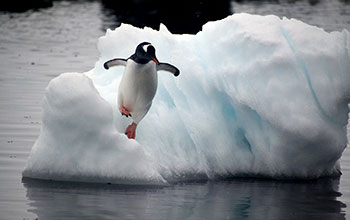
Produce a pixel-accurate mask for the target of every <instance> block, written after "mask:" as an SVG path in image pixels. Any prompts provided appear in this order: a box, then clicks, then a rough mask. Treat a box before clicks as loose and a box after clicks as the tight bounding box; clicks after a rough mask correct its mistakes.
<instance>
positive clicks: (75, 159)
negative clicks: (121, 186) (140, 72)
mask: <svg viewBox="0 0 350 220" xmlns="http://www.w3.org/2000/svg"><path fill="white" fill-rule="evenodd" d="M144 41H147V42H151V43H152V45H154V46H155V48H156V50H157V51H156V53H157V57H158V59H159V60H160V61H161V62H168V63H172V64H174V65H175V66H177V67H178V68H179V69H180V71H181V75H180V76H179V77H177V78H174V77H172V76H171V75H170V74H167V73H165V72H164V74H163V72H158V80H159V82H158V90H157V94H156V96H155V98H154V100H153V104H152V107H151V109H150V111H149V112H148V114H147V115H146V117H145V118H144V119H143V121H141V123H140V124H139V126H138V130H137V137H136V140H130V139H128V138H127V137H126V136H125V135H124V134H123V133H124V129H125V127H126V126H127V125H128V124H130V119H128V118H126V117H122V116H121V115H120V113H119V112H118V109H117V107H116V103H117V100H116V99H117V91H118V85H119V82H120V80H121V76H122V74H123V71H124V68H123V67H114V68H112V69H110V70H108V71H107V70H105V69H104V68H103V63H104V62H105V61H107V60H110V59H113V58H116V57H122V58H127V57H129V56H130V55H131V54H132V53H133V51H134V49H135V47H136V45H138V44H139V43H140V42H144ZM349 48H350V37H349V32H348V31H347V30H343V31H341V32H340V31H336V32H331V33H327V32H325V31H324V30H323V29H321V28H318V27H314V26H310V25H308V24H305V23H303V22H301V21H298V20H295V19H288V18H282V19H281V18H279V17H277V16H273V15H269V16H258V15H250V14H234V15H232V16H229V17H227V18H225V19H223V20H220V21H215V22H209V23H207V24H205V25H204V26H203V30H202V31H201V32H199V33H198V34H196V35H174V34H171V33H170V32H169V31H168V30H167V28H166V27H165V26H164V25H161V26H160V30H159V31H156V30H153V29H150V28H144V29H140V28H136V27H133V26H131V25H127V24H123V25H122V26H121V27H119V28H117V29H115V30H107V32H106V34H105V36H102V37H101V38H100V39H99V41H98V49H99V51H100V59H99V60H98V61H97V62H96V65H95V67H94V68H93V69H92V70H90V71H88V72H86V73H64V74H61V75H60V76H58V77H57V78H55V79H53V80H52V81H51V82H50V83H49V85H48V87H47V89H46V94H45V97H44V100H43V116H42V128H41V133H40V136H39V137H38V139H37V141H36V142H35V144H34V146H33V148H32V151H31V153H30V156H29V158H28V162H27V165H26V167H25V169H24V171H23V176H24V177H31V178H39V179H53V180H70V181H88V182H111V183H125V184H168V183H172V182H176V181H182V180H191V179H203V178H204V179H215V178H225V177H232V176H253V177H261V176H263V177H271V178H276V179H279V178H318V177H321V176H329V175H340V166H339V159H340V157H341V155H342V152H343V150H344V149H345V147H346V145H347V139H348V138H347V136H349V134H347V133H349V130H350V128H349V123H348V118H349V115H348V114H349V102H350V54H349V53H350V52H349ZM347 130H348V132H347Z"/></svg>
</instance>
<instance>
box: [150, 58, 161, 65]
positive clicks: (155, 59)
mask: <svg viewBox="0 0 350 220" xmlns="http://www.w3.org/2000/svg"><path fill="white" fill-rule="evenodd" d="M151 59H152V60H153V61H154V62H155V63H156V64H159V61H158V60H157V58H155V57H151Z"/></svg>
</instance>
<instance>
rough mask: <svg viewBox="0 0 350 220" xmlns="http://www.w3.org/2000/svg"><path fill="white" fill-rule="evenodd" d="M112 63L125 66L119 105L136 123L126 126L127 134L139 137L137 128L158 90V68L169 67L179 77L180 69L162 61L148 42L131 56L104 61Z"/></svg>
mask: <svg viewBox="0 0 350 220" xmlns="http://www.w3.org/2000/svg"><path fill="white" fill-rule="evenodd" d="M112 66H125V71H124V74H123V77H122V79H121V81H120V84H119V91H118V107H119V111H120V113H121V114H122V115H124V116H126V117H129V116H130V117H132V119H133V122H132V123H131V124H130V125H129V126H128V127H127V128H126V131H125V134H126V135H127V136H128V138H132V139H135V136H136V127H137V125H138V124H139V122H140V121H141V120H142V119H143V118H144V117H145V115H146V114H147V112H148V110H149V109H150V107H151V105H152V100H153V98H154V95H155V94H156V91H157V85H158V76H157V71H159V70H165V71H168V72H170V73H172V74H174V76H178V75H179V74H180V71H179V69H178V68H176V67H175V66H173V65H171V64H168V63H160V62H159V61H158V59H157V57H156V49H155V48H154V47H153V46H152V44H150V43H148V42H143V43H141V44H139V45H138V46H137V47H136V50H135V53H134V54H133V55H131V56H130V57H129V58H128V59H122V58H116V59H112V60H109V61H107V62H105V63H104V68H105V69H109V68H110V67H112Z"/></svg>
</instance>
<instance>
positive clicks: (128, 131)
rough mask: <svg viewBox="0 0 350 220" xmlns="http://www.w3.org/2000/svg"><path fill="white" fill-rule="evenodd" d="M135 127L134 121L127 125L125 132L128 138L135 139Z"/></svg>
mask: <svg viewBox="0 0 350 220" xmlns="http://www.w3.org/2000/svg"><path fill="white" fill-rule="evenodd" d="M136 127H137V124H136V123H135V122H133V123H131V125H129V126H128V127H127V128H126V130H125V134H126V135H127V136H128V138H129V139H135V137H136Z"/></svg>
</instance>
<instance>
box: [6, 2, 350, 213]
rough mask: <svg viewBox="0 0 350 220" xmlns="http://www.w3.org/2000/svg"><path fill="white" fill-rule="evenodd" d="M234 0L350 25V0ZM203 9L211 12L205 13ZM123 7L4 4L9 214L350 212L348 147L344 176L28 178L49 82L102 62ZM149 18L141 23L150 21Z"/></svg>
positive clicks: (234, 7)
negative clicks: (147, 182)
mask: <svg viewBox="0 0 350 220" xmlns="http://www.w3.org/2000/svg"><path fill="white" fill-rule="evenodd" d="M229 5H230V8H229V10H230V11H231V13H232V12H250V13H258V14H271V13H272V14H277V15H279V16H287V17H296V18H298V19H300V20H303V21H305V22H307V23H311V24H315V25H317V26H320V27H323V28H325V29H326V30H328V31H333V30H342V29H343V28H347V29H350V5H349V3H348V2H347V1H338V0H324V1H321V0H320V1H306V0H305V1H303V0H299V1H282V0H280V1H264V2H262V1H259V2H258V1H239V2H237V1H234V2H230V4H229ZM204 8H205V7H204ZM196 10H197V14H198V17H201V16H202V17H201V18H200V19H199V20H200V21H201V22H203V19H204V18H203V17H206V16H204V15H206V14H205V13H204V12H201V10H202V9H196ZM198 10H199V11H198ZM226 12H227V11H226ZM226 12H225V13H226ZM114 13H115V9H110V8H105V6H103V4H102V3H101V2H100V1H54V2H53V7H51V8H45V9H40V10H29V11H27V12H24V13H8V12H0V219H36V218H38V219H345V218H346V215H347V214H348V213H350V212H349V207H350V153H349V152H348V151H345V153H344V154H343V157H342V161H341V166H342V172H343V175H342V176H341V177H340V178H338V179H321V180H318V181H313V182H281V181H272V180H269V181H267V180H259V179H232V180H225V181H213V182H202V183H183V184H177V185H174V186H169V187H162V188H154V187H151V188H150V187H142V186H140V187H131V186H114V185H98V184H97V185H95V184H77V183H75V184H71V183H68V184H67V183H62V182H45V181H34V180H28V179H24V180H22V175H21V172H22V170H23V167H24V165H25V163H26V160H27V157H28V155H29V152H30V150H31V147H32V145H33V143H34V141H35V140H36V138H37V137H38V135H39V133H40V124H41V99H42V97H43V95H44V92H45V87H46V85H47V83H48V82H49V80H51V79H52V78H53V77H55V76H57V75H58V74H60V73H62V72H71V71H72V72H84V71H87V70H90V69H91V68H93V66H94V64H95V62H96V60H97V59H98V56H99V54H98V51H97V49H96V43H97V39H98V37H99V36H102V35H104V32H105V29H106V28H107V27H112V28H115V27H116V26H118V25H119V23H120V22H125V20H123V19H125V15H123V14H122V15H115V14H114ZM203 14H204V15H203ZM123 16H124V17H123ZM133 19H134V20H136V22H139V21H137V20H138V18H137V17H133ZM204 20H205V19H204ZM162 21H164V20H162ZM143 22H144V23H143V24H140V25H144V24H148V21H147V20H144V21H143ZM130 23H132V20H131V21H130ZM170 25H171V24H170ZM190 26H191V25H190ZM172 28H173V30H174V31H175V32H181V31H184V30H185V29H177V28H176V27H175V26H174V27H172ZM186 28H187V27H186ZM196 28H198V27H196ZM191 31H195V29H192V30H191Z"/></svg>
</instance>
